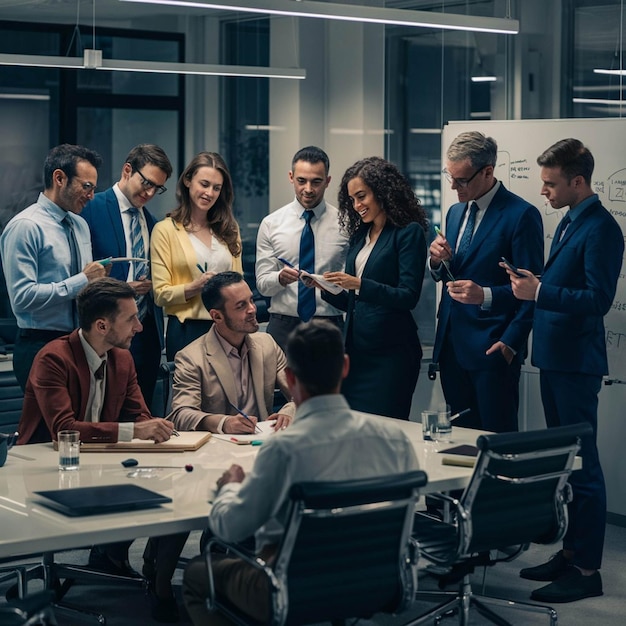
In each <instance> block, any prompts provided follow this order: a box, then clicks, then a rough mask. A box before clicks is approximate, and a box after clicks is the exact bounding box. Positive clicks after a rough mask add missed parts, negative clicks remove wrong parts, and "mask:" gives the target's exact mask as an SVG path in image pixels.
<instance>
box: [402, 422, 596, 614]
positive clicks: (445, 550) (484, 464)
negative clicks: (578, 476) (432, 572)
mask: <svg viewBox="0 0 626 626" xmlns="http://www.w3.org/2000/svg"><path fill="white" fill-rule="evenodd" d="M583 436H591V427H590V426H589V424H580V425H578V424H577V425H574V426H563V427H560V428H550V429H544V430H535V431H528V432H523V433H504V434H500V435H481V436H480V437H478V439H477V441H476V445H477V447H478V449H479V453H478V457H477V460H476V465H475V469H474V473H473V475H472V477H471V480H470V483H469V485H468V486H467V488H466V489H465V491H464V492H463V494H462V496H461V498H460V500H457V499H455V498H451V497H449V496H445V495H443V494H437V495H436V497H437V499H438V500H441V501H443V502H444V503H447V504H448V505H449V506H450V508H451V512H450V521H442V520H441V519H438V518H437V517H435V516H432V515H429V514H428V513H417V514H416V516H415V524H414V528H413V536H414V538H415V539H417V541H418V544H419V548H420V555H421V556H423V557H424V558H425V559H426V560H427V561H430V562H431V563H434V564H436V565H439V566H446V567H448V566H451V567H452V571H451V574H449V576H450V577H451V578H452V577H456V580H460V586H459V590H458V591H457V592H440V593H438V592H420V593H418V598H420V599H421V598H431V599H433V598H438V599H441V598H442V597H443V598H444V601H443V602H442V603H441V604H439V605H438V606H437V607H435V608H434V609H432V610H431V611H429V612H428V613H427V614H424V615H423V616H422V617H420V618H419V619H416V620H414V621H412V622H410V626H416V625H417V624H424V623H426V622H428V621H430V620H432V619H433V618H435V623H439V621H440V620H441V619H442V617H444V616H446V614H451V613H453V612H455V611H458V612H459V624H461V625H466V624H468V620H469V610H470V606H474V607H475V608H476V609H477V610H478V611H479V613H481V615H483V616H484V617H486V618H487V619H488V620H490V621H492V622H493V623H496V624H501V625H502V624H504V625H506V624H509V622H507V621H506V620H504V619H502V618H501V617H500V616H499V615H497V614H496V613H494V612H493V611H492V610H491V609H490V608H488V607H487V606H486V604H491V605H494V606H498V607H501V608H502V607H506V608H517V609H522V610H526V611H532V612H535V613H543V614H544V615H546V616H547V617H548V618H549V619H550V623H551V624H553V625H554V624H556V620H557V615H556V611H554V609H552V608H551V607H546V606H541V605H537V604H530V603H523V602H512V601H510V600H504V599H499V598H491V597H485V596H477V595H475V594H474V593H473V592H472V589H471V585H470V574H471V573H472V571H473V569H474V567H475V566H483V565H494V564H495V563H497V562H499V561H510V560H512V559H513V558H515V557H516V556H518V555H519V554H520V553H521V552H523V551H524V550H526V549H527V548H528V546H529V544H530V543H542V544H549V543H555V542H557V541H559V540H560V539H562V538H563V535H564V534H565V531H566V529H567V507H566V504H567V503H568V502H569V501H570V500H571V488H570V486H569V484H568V482H567V480H568V477H569V475H570V473H571V471H572V466H573V463H574V458H575V456H576V453H577V452H578V450H579V448H580V440H581V437H583ZM431 495H434V494H431ZM496 551H500V552H501V553H502V555H503V556H502V557H501V558H499V557H498V556H497V553H496ZM492 552H493V553H495V554H496V556H495V557H493V556H492Z"/></svg>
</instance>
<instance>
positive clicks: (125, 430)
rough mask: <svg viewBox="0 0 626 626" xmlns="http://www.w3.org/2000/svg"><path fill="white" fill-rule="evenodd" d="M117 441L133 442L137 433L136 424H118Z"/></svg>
mask: <svg viewBox="0 0 626 626" xmlns="http://www.w3.org/2000/svg"><path fill="white" fill-rule="evenodd" d="M118 427H119V428H118V431H117V440H118V441H132V440H133V434H134V432H135V424H134V423H133V422H120V423H119V424H118Z"/></svg>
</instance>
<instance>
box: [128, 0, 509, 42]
mask: <svg viewBox="0 0 626 626" xmlns="http://www.w3.org/2000/svg"><path fill="white" fill-rule="evenodd" d="M120 1H121V2H135V3H140V4H160V5H166V6H179V7H189V8H195V9H218V10H221V11H240V12H244V13H263V14H266V15H286V16H292V17H315V18H322V19H328V20H344V21H350V22H366V23H373V24H389V25H395V26H414V27H421V28H441V29H446V30H462V31H475V32H485V33H501V34H505V35H516V34H517V33H519V20H514V19H509V18H499V17H482V16H473V15H460V14H458V13H437V12H431V11H413V10H406V9H388V8H381V7H369V6H356V5H349V4H336V3H334V2H333V3H330V2H315V1H312V0H301V1H299V2H293V0H271V1H268V0H236V4H235V3H233V4H226V3H225V2H212V1H209V0H207V1H202V0H120Z"/></svg>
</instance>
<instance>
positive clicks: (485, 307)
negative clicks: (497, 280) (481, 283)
mask: <svg viewBox="0 0 626 626" xmlns="http://www.w3.org/2000/svg"><path fill="white" fill-rule="evenodd" d="M492 302H493V296H492V294H491V287H483V303H482V304H481V305H480V308H481V310H482V311H489V310H490V309H491V303H492Z"/></svg>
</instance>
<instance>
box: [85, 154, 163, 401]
mask: <svg viewBox="0 0 626 626" xmlns="http://www.w3.org/2000/svg"><path fill="white" fill-rule="evenodd" d="M171 175H172V164H171V163H170V160H169V159H168V158H167V155H166V154H165V151H164V150H163V149H162V148H160V147H159V146H156V145H153V144H139V145H137V146H135V147H134V148H133V149H132V150H131V151H130V152H129V153H128V156H127V157H126V160H125V162H124V165H123V166H122V173H121V176H120V179H119V181H118V182H117V183H115V185H113V187H111V188H109V189H107V190H106V191H103V192H102V193H98V194H96V195H95V197H94V199H93V200H92V201H91V202H90V203H89V204H88V205H87V206H86V207H85V210H84V211H83V217H84V218H85V220H86V221H87V224H89V228H90V230H91V244H92V249H93V256H94V258H95V259H107V258H109V257H112V258H113V259H116V258H120V257H121V258H131V259H146V261H142V260H131V261H130V262H127V261H119V262H118V261H115V262H113V263H111V266H112V269H111V276H112V277H113V278H117V279H119V280H124V281H126V282H128V283H129V284H130V285H131V287H133V289H134V290H135V293H136V294H137V308H138V310H139V319H140V321H141V323H142V325H143V332H141V333H137V334H136V335H135V337H134V338H133V341H132V343H131V345H130V352H131V354H132V355H133V360H134V361H135V368H136V370H137V382H138V383H139V387H140V388H141V392H142V394H143V397H144V400H145V401H146V404H147V405H148V406H151V404H152V398H153V395H154V389H155V386H156V380H157V377H158V373H159V364H160V362H161V351H162V349H163V313H162V311H161V308H160V307H157V306H156V305H155V303H154V299H153V297H152V281H151V280H150V267H149V265H148V262H147V259H149V258H150V235H151V233H152V228H153V227H154V225H155V223H156V219H155V218H154V216H153V215H152V214H151V213H150V212H149V211H148V210H147V209H146V207H145V205H146V204H147V203H148V202H150V200H152V198H154V197H155V196H156V195H159V194H162V193H165V191H166V188H165V187H164V184H165V182H167V179H168V178H169V177H170V176H171Z"/></svg>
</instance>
